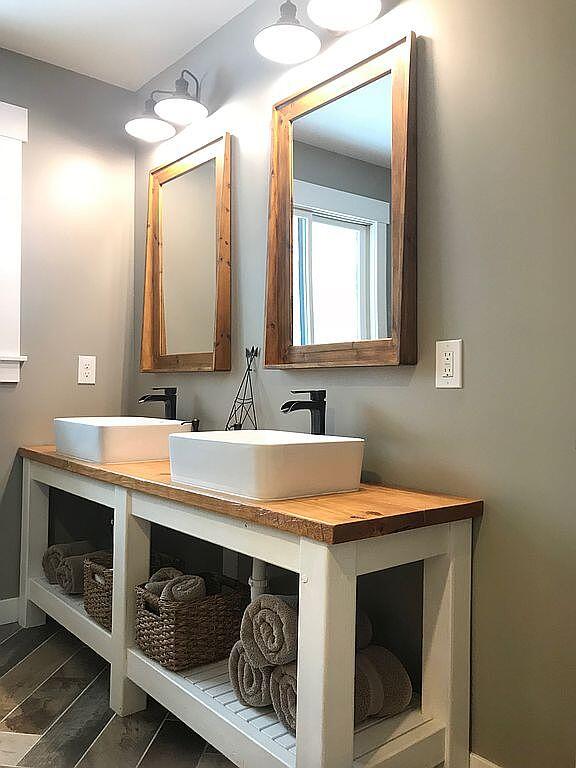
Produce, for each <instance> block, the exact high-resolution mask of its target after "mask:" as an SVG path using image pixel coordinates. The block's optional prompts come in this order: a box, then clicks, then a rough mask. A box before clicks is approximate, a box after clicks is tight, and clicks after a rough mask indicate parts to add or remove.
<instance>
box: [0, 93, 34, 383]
mask: <svg viewBox="0 0 576 768" xmlns="http://www.w3.org/2000/svg"><path fill="white" fill-rule="evenodd" d="M27 141H28V110H27V109H24V108H23V107H17V106H14V105H13V104H7V103H5V102H0V167H1V168H2V176H3V179H2V180H3V184H2V188H1V189H0V231H1V232H2V240H3V242H2V250H1V252H0V384H17V383H18V382H19V381H20V368H21V366H22V363H25V362H26V360H27V359H28V358H27V357H26V356H24V355H22V354H21V350H20V303H21V273H22V145H23V144H24V142H27Z"/></svg>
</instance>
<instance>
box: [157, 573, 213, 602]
mask: <svg viewBox="0 0 576 768" xmlns="http://www.w3.org/2000/svg"><path fill="white" fill-rule="evenodd" d="M205 597H206V584H205V583H204V579H203V578H202V576H177V577H176V578H175V579H172V580H171V581H169V582H168V584H166V586H165V587H164V589H163V590H162V594H161V595H160V600H164V601H166V602H168V603H190V602H192V601H194V600H203V599H204V598H205Z"/></svg>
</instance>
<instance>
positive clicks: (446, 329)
mask: <svg viewBox="0 0 576 768" xmlns="http://www.w3.org/2000/svg"><path fill="white" fill-rule="evenodd" d="M272 17H273V9H272V8H271V5H270V3H269V2H268V0H259V1H258V2H256V3H255V4H254V5H253V6H251V8H249V9H248V10H247V11H246V12H245V13H243V14H242V15H241V16H239V17H237V18H236V19H235V20H233V21H232V22H231V23H230V24H229V25H227V26H226V27H225V28H223V29H222V30H221V31H220V32H218V33H217V34H216V35H215V36H213V37H212V38H210V39H209V40H207V41H206V42H205V43H203V44H202V45H201V46H200V47H199V48H197V49H196V50H195V51H194V52H193V53H192V54H190V55H189V56H187V57H186V58H185V59H184V62H183V63H185V64H186V65H187V66H190V67H191V68H192V70H193V71H195V72H197V73H198V74H199V75H201V76H202V77H203V78H204V81H203V90H204V97H205V99H206V100H207V102H208V105H209V107H210V111H211V112H212V113H213V116H212V117H211V118H210V121H209V126H208V128H210V129H211V130H212V131H213V132H217V131H218V130H222V129H224V128H227V129H228V130H230V131H231V132H232V133H233V134H234V135H235V137H236V138H235V141H234V147H233V150H234V164H233V171H234V181H233V189H234V193H233V202H234V214H233V215H234V229H233V238H234V240H233V242H234V271H235V280H234V326H233V327H234V370H233V373H232V374H231V375H229V374H197V375H179V376H178V375H176V376H159V375H158V376H154V375H135V378H134V382H133V387H132V402H135V401H136V397H137V395H139V394H140V393H142V392H144V391H146V390H147V389H148V387H150V386H152V385H153V384H156V385H159V384H172V383H173V384H177V385H178V386H179V388H180V391H181V395H182V398H181V400H182V403H181V414H182V415H197V416H200V417H201V418H202V422H203V427H204V428H209V427H222V426H223V425H224V423H225V421H226V417H227V411H228V408H229V407H230V403H231V400H232V397H233V395H234V391H235V388H236V386H237V384H238V382H239V379H240V376H241V374H242V362H243V349H244V347H245V346H247V345H251V344H261V343H262V337H263V318H264V282H265V266H266V210H267V187H268V148H269V124H270V114H271V105H272V103H274V101H276V100H279V99H281V98H282V97H285V96H286V95H289V94H291V93H294V92H296V91H297V90H298V89H299V88H300V87H302V86H305V85H307V84H312V82H313V80H314V76H315V77H316V79H318V77H319V76H323V74H325V73H326V72H327V71H328V69H329V65H331V64H334V67H336V64H337V60H338V57H339V56H341V59H342V63H344V64H348V63H349V60H351V59H352V57H353V55H354V54H356V55H357V56H358V57H360V56H362V55H368V54H369V53H370V51H371V50H376V49H377V47H378V46H380V47H381V46H382V44H383V42H384V41H385V40H386V39H388V37H389V36H391V35H393V34H395V32H396V30H397V29H399V28H400V27H401V26H405V25H410V26H412V27H414V28H415V29H416V31H417V32H418V33H419V34H420V35H421V39H420V42H419V66H418V70H419V83H418V88H419V95H418V106H419V145H418V148H419V223H418V224H419V226H418V232H419V234H418V237H419V241H418V245H419V264H420V269H419V323H420V329H419V330H420V362H419V364H418V365H417V366H416V367H414V368H398V369H382V370H361V369H358V370H346V371H337V370H325V371H315V372H307V371H301V372H298V371H296V372H292V373H287V372H281V371H261V370H260V371H258V377H257V378H258V384H257V396H258V408H259V414H260V419H261V423H262V424H263V425H265V426H269V427H287V428H290V429H302V430H304V429H307V428H308V423H307V420H306V417H305V416H304V415H302V416H300V415H292V416H287V417H283V416H281V415H280V413H279V406H280V404H281V403H282V402H283V400H284V399H286V398H287V396H288V392H289V390H290V389H291V388H304V387H306V386H312V387H314V386H320V385H322V386H326V388H327V389H328V399H329V403H330V412H329V418H328V427H329V429H330V430H331V431H334V432H336V433H339V434H344V435H364V436H366V437H367V440H368V443H367V456H366V468H367V469H368V470H370V471H372V472H373V473H374V474H375V475H377V476H378V477H380V478H381V479H382V480H384V481H387V482H390V483H394V484H399V485H405V486H412V487H416V488H429V489H436V490H443V491H449V492H453V493H461V494H471V495H481V496H483V497H484V498H485V499H486V501H487V504H486V515H485V518H484V521H483V523H482V525H481V526H479V527H478V529H477V532H476V533H477V536H476V542H475V544H476V546H475V565H474V595H473V604H474V617H473V642H474V650H473V702H472V709H473V725H472V746H473V749H474V751H475V752H477V753H480V754H482V755H484V756H485V757H487V758H489V759H490V760H492V761H494V762H496V763H497V764H499V765H501V766H504V768H542V767H543V766H546V768H573V765H574V748H575V739H574V716H575V713H576V665H575V664H574V647H575V641H576V601H575V600H574V584H575V583H576V514H575V502H574V499H575V498H576V471H575V468H576V467H575V465H576V453H575V442H574V441H575V427H576V417H575V415H574V414H575V402H576V399H575V398H576V395H575V393H576V361H575V358H574V354H573V350H574V343H573V341H572V336H573V333H574V329H576V302H575V301H574V296H573V293H574V286H575V285H576V258H575V247H574V243H575V242H576V217H575V216H574V200H576V131H575V130H574V115H576V89H575V88H574V79H575V76H576V67H575V58H574V48H575V45H576V31H575V30H576V5H575V4H574V2H573V0H556V2H555V3H554V4H553V9H551V7H550V6H549V5H546V4H543V3H537V2H534V1H533V0H528V2H526V0H508V2H506V3H501V2H500V3H488V4H487V3H485V2H483V0H468V1H467V2H464V3H463V2H461V0H413V1H412V2H406V3H405V4H403V5H400V6H397V7H396V8H395V9H394V10H393V11H392V13H390V14H389V15H388V16H387V17H386V18H384V19H383V20H382V21H381V22H379V23H378V24H376V25H374V27H373V28H372V29H368V30H363V31H361V32H359V33H358V34H357V35H351V36H349V37H348V38H343V39H342V40H341V41H339V42H337V43H335V44H334V46H333V47H332V48H331V49H330V50H329V51H328V53H327V54H325V55H324V56H322V57H321V58H320V59H318V60H316V61H315V62H312V63H310V64H308V65H304V66H303V67H301V68H296V69H294V70H290V71H288V72H286V70H284V69H283V68H282V67H278V66H276V65H274V64H272V63H269V62H266V61H263V60H262V59H260V58H259V57H258V56H257V54H256V53H255V52H254V50H253V48H252V37H253V35H254V32H255V30H256V29H258V28H259V27H261V26H263V25H264V24H265V23H267V22H269V20H270V19H271V18H272ZM536 31H537V32H536ZM348 54H349V58H348V59H347V58H346V57H347V56H348ZM344 59H346V61H344ZM178 69H179V66H178V67H176V66H175V67H173V68H171V69H170V70H168V71H167V72H166V73H165V74H164V75H163V76H161V77H158V78H156V79H155V80H154V83H153V84H154V85H155V86H159V87H166V86H168V85H170V84H171V82H173V79H174V77H175V76H176V74H177V70H178ZM321 73H323V74H322V75H321ZM307 78H308V79H307ZM148 90H149V88H147V89H146V91H148ZM206 132H208V130H206ZM204 138H205V136H204V135H203V133H202V132H201V131H200V130H199V129H197V130H194V129H190V130H188V131H187V132H185V134H184V135H183V136H181V137H180V138H178V139H177V140H173V141H172V142H168V144H167V145H166V146H164V147H162V148H160V149H158V150H156V151H154V152H151V153H145V152H142V153H141V154H139V156H138V161H137V187H136V269H135V276H136V289H137V290H136V307H137V311H136V325H137V327H139V324H140V314H141V313H140V307H141V300H142V268H143V256H144V234H145V201H146V174H147V171H148V168H149V167H150V165H151V164H153V163H157V161H158V160H167V159H171V158H172V157H176V156H178V155H179V154H184V153H185V152H186V151H190V149H192V148H193V147H194V146H195V144H196V143H197V142H200V141H202V140H203V139H204ZM459 337H463V338H464V340H465V388H464V389H463V390H462V391H439V390H436V389H435V388H434V342H435V341H436V340H437V339H450V338H459ZM134 369H135V370H136V369H137V362H136V357H135V358H134ZM142 412H144V411H142ZM146 412H152V410H151V409H150V410H149V411H148V410H147V411H146Z"/></svg>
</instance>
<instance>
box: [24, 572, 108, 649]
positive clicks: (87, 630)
mask: <svg viewBox="0 0 576 768" xmlns="http://www.w3.org/2000/svg"><path fill="white" fill-rule="evenodd" d="M29 584H30V587H29V588H30V592H29V595H30V600H31V601H32V602H33V603H34V604H35V605H37V606H38V607H39V608H41V609H42V610H43V611H45V612H46V613H47V614H48V616H51V617H52V618H53V619H55V620H56V621H57V622H58V623H59V624H61V625H62V626H63V627H65V628H66V629H67V630H68V631H69V632H71V633H72V634H73V635H76V637H77V638H79V639H80V640H82V642H83V643H85V644H86V645H87V646H89V647H90V648H92V650H93V651H95V652H96V653H97V654H99V655H100V656H102V658H104V659H106V661H108V662H110V661H111V660H112V635H111V634H110V632H107V631H106V630H105V629H103V628H102V627H101V626H99V625H98V624H96V622H95V621H93V620H92V619H91V618H90V616H88V614H87V613H86V611H85V610H84V601H83V599H82V597H78V596H76V595H66V594H65V593H64V592H62V590H61V589H60V587H59V586H58V585H57V584H49V583H48V581H47V580H46V579H44V578H42V577H40V576H38V577H36V578H32V579H30V580H29Z"/></svg>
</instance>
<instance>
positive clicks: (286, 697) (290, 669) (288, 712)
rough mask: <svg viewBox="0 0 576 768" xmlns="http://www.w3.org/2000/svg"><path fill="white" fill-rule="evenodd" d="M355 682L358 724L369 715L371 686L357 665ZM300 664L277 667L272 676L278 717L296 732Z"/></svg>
mask: <svg viewBox="0 0 576 768" xmlns="http://www.w3.org/2000/svg"><path fill="white" fill-rule="evenodd" d="M355 675H356V676H355V682H354V723H355V725H358V724H359V723H362V722H363V721H364V720H366V718H367V717H368V710H369V707H370V688H369V684H368V680H367V677H366V675H365V674H364V673H363V672H362V670H361V669H359V668H358V666H356V669H355ZM297 678H298V665H297V664H285V665H283V666H280V667H275V668H274V669H273V671H272V675H271V676H270V695H271V697H272V706H273V707H274V712H275V713H276V717H277V718H278V720H280V722H281V723H282V725H283V726H284V727H285V728H288V730H289V731H292V733H296V709H297V704H298V682H297Z"/></svg>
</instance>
